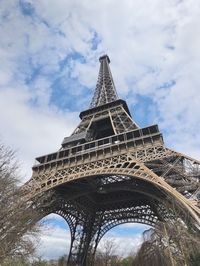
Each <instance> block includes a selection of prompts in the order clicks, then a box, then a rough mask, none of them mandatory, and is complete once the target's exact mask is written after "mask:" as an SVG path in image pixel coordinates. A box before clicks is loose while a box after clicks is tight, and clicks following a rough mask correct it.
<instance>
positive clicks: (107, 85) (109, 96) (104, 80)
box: [90, 55, 118, 108]
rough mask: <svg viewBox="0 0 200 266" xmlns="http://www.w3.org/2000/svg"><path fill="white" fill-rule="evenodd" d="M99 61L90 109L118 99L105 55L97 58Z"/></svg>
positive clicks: (108, 61) (107, 58) (108, 60)
mask: <svg viewBox="0 0 200 266" xmlns="http://www.w3.org/2000/svg"><path fill="white" fill-rule="evenodd" d="M99 61H100V69H99V76H98V80H97V85H96V89H95V92H94V96H93V98H92V102H91V104H90V108H93V107H97V106H100V105H103V104H106V103H109V102H112V101H115V100H117V99H118V95H117V91H116V89H115V84H114V81H113V77H112V74H111V71H110V67H109V63H110V59H109V57H108V56H107V55H103V56H101V57H100V58H99Z"/></svg>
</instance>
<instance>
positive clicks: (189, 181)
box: [24, 55, 200, 266]
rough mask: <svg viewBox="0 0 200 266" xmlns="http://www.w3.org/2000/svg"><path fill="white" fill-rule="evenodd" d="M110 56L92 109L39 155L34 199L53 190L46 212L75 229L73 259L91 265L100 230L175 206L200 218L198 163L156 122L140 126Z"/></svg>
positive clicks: (145, 219) (149, 218)
mask: <svg viewBox="0 0 200 266" xmlns="http://www.w3.org/2000/svg"><path fill="white" fill-rule="evenodd" d="M109 63H110V60H109V58H108V56H107V55H104V56H102V57H100V71H99V77H98V81H97V86H96V90H95V93H94V97H93V99H92V102H91V104H90V108H89V109H88V110H86V111H83V112H81V113H80V118H81V122H80V124H79V125H78V127H77V128H76V129H75V131H74V132H73V133H72V135H71V136H70V137H66V138H64V140H63V142H62V147H61V149H59V151H57V152H55V153H51V154H47V155H44V156H41V157H38V158H36V160H37V162H38V163H37V164H36V165H34V166H33V175H32V178H31V179H30V181H28V182H27V183H26V184H25V186H24V187H25V189H26V191H27V197H28V198H34V197H36V196H37V195H39V194H41V193H45V192H47V191H48V190H53V191H54V193H53V197H55V200H54V201H52V202H51V203H49V206H48V208H47V210H46V213H45V214H48V213H52V212H54V213H57V214H59V215H61V216H62V217H64V219H65V220H66V221H67V223H68V225H69V228H70V231H71V248H70V253H69V258H68V265H70V266H72V265H93V259H94V254H95V251H96V248H97V245H98V243H99V241H100V239H101V238H102V236H103V235H104V234H105V233H106V232H107V231H108V230H110V229H111V228H113V227H114V226H116V225H119V224H122V223H126V222H137V223H143V224H148V225H152V226H155V225H156V223H157V222H158V221H163V220H167V219H170V217H171V211H170V210H171V209H173V208H174V207H175V208H176V209H177V210H178V213H179V215H180V217H181V218H182V219H183V220H185V221H187V222H188V221H189V223H190V224H192V225H198V226H199V225H200V203H199V198H200V197H199V195H200V185H199V184H200V183H199V179H200V162H199V161H197V160H194V159H192V158H190V157H188V156H185V155H183V154H181V153H178V152H176V151H173V150H171V149H169V148H167V147H165V145H164V142H163V137H162V134H161V133H160V132H159V129H158V126H157V125H151V126H148V127H145V128H139V127H138V126H137V125H136V123H135V122H134V121H133V119H132V118H131V114H130V112H129V109H128V106H127V104H126V102H125V101H123V100H121V99H119V98H118V95H117V92H116V89H115V85H114V82H113V78H112V75H111V71H110V67H109Z"/></svg>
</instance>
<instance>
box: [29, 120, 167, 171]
mask: <svg viewBox="0 0 200 266" xmlns="http://www.w3.org/2000/svg"><path fill="white" fill-rule="evenodd" d="M158 139H159V140H160V141H162V135H161V133H160V132H159V129H158V126H157V125H153V126H150V127H146V128H141V129H135V130H132V131H128V132H125V133H122V134H118V135H113V136H110V137H106V138H103V139H98V140H95V141H91V142H86V143H84V144H77V145H76V146H72V147H70V148H69V147H68V148H66V149H62V150H59V151H58V152H55V153H51V154H48V155H44V156H41V157H38V158H36V160H37V161H38V164H35V165H34V167H33V168H35V167H37V166H39V165H44V164H48V163H51V162H55V161H59V160H62V159H64V158H69V157H74V156H79V155H83V154H85V153H91V152H93V151H98V150H101V149H106V148H107V147H115V146H118V148H119V149H120V147H121V146H122V144H125V143H126V145H127V146H135V147H136V146H138V145H144V144H145V143H147V142H151V143H152V142H153V141H155V140H158Z"/></svg>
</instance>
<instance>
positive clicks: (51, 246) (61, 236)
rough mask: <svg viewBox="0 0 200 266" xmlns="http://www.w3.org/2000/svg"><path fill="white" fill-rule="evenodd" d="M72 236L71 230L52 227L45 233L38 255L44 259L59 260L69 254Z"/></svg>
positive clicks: (41, 239)
mask: <svg viewBox="0 0 200 266" xmlns="http://www.w3.org/2000/svg"><path fill="white" fill-rule="evenodd" d="M70 242H71V236H70V232H69V230H68V229H67V228H66V229H63V228H60V227H58V226H54V227H53V226H52V227H51V228H47V229H46V230H44V231H43V234H42V236H41V238H40V243H39V245H38V248H37V255H38V256H40V257H42V258H44V259H57V258H59V257H61V256H63V255H66V254H68V252H69V248H70Z"/></svg>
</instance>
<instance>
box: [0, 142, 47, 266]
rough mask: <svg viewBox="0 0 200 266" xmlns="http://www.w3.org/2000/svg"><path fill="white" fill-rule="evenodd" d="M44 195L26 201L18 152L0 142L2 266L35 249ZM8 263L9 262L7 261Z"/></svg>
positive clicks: (0, 256) (0, 260)
mask: <svg viewBox="0 0 200 266" xmlns="http://www.w3.org/2000/svg"><path fill="white" fill-rule="evenodd" d="M44 202H45V200H44V198H43V196H41V197H40V198H38V199H37V200H36V199H35V200H28V201H25V200H24V197H23V193H22V190H21V189H20V187H19V174H18V164H17V162H16V157H15V153H14V152H13V151H12V150H11V149H10V148H8V147H6V146H5V145H3V144H0V265H4V264H5V265H6V263H7V261H9V260H12V258H15V257H19V256H28V255H30V254H33V252H34V251H35V242H34V241H33V238H35V237H36V236H38V233H39V231H40V224H36V222H37V221H38V220H39V219H40V218H41V213H40V211H38V210H41V209H42V208H41V207H42V204H43V203H44ZM7 264H8V263H7Z"/></svg>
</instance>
